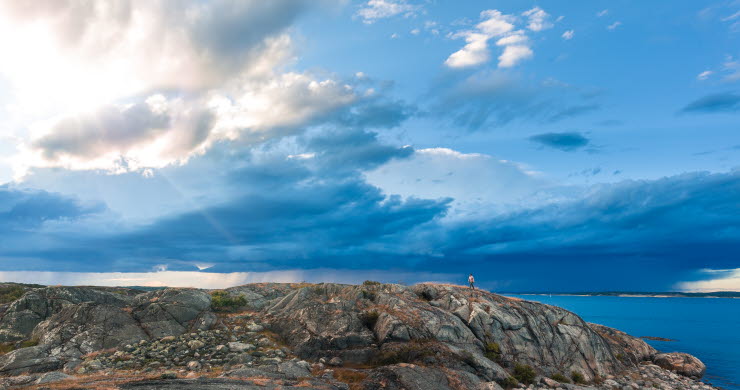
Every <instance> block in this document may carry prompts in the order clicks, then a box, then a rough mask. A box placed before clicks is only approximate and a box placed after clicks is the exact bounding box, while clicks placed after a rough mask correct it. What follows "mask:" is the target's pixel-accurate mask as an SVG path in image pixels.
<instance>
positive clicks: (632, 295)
mask: <svg viewBox="0 0 740 390" xmlns="http://www.w3.org/2000/svg"><path fill="white" fill-rule="evenodd" d="M499 294H503V295H538V296H550V295H556V296H572V297H622V298H735V299H737V298H740V292H738V291H718V292H708V293H685V292H655V293H650V292H647V293H646V292H577V293H567V292H566V293H563V292H558V293H541V292H537V293H535V292H506V293H499Z"/></svg>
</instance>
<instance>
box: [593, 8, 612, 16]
mask: <svg viewBox="0 0 740 390" xmlns="http://www.w3.org/2000/svg"><path fill="white" fill-rule="evenodd" d="M608 14H609V10H608V9H604V10H601V11H599V12H597V13H596V16H597V17H599V18H600V17H602V16H606V15H608Z"/></svg>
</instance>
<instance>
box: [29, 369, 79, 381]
mask: <svg viewBox="0 0 740 390" xmlns="http://www.w3.org/2000/svg"><path fill="white" fill-rule="evenodd" d="M74 378H75V377H73V376H72V375H67V374H65V373H63V372H59V371H52V372H47V373H46V374H44V375H41V377H40V378H39V379H37V380H36V384H41V383H51V382H58V381H63V380H67V379H74Z"/></svg>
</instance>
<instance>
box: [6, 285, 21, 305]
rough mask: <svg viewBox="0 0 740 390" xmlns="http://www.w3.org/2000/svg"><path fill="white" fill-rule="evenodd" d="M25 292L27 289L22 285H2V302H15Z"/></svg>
mask: <svg viewBox="0 0 740 390" xmlns="http://www.w3.org/2000/svg"><path fill="white" fill-rule="evenodd" d="M25 293H26V289H24V288H23V287H21V286H16V285H11V286H2V287H0V304H3V303H10V302H13V301H15V300H16V299H18V298H20V297H22V296H23V294H25Z"/></svg>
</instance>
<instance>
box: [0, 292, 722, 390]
mask: <svg viewBox="0 0 740 390" xmlns="http://www.w3.org/2000/svg"><path fill="white" fill-rule="evenodd" d="M0 343H2V344H1V345H2V346H3V351H5V352H7V353H5V354H3V355H2V356H0V375H1V376H2V377H0V388H45V387H46V386H49V384H53V385H54V386H55V387H54V388H70V389H71V388H101V387H105V388H121V389H126V388H140V389H149V388H151V389H155V388H172V389H175V388H177V389H179V388H193V389H196V388H199V389H200V388H202V389H252V388H254V389H257V388H260V389H265V388H267V389H270V388H291V387H300V388H315V389H367V390H370V389H500V388H531V389H640V388H662V389H711V388H712V387H711V386H709V385H707V384H704V383H702V382H701V381H700V377H701V376H702V375H703V374H704V371H705V367H704V365H703V364H702V363H701V362H700V361H699V360H698V359H696V358H695V357H693V356H690V355H686V354H678V353H669V354H659V353H658V352H657V351H656V350H654V349H653V348H652V347H650V346H649V345H648V344H647V343H645V342H644V341H643V340H641V339H639V338H635V337H632V336H629V335H627V334H625V333H623V332H620V331H618V330H615V329H611V328H608V327H605V326H601V325H597V324H589V323H586V322H584V321H583V320H582V319H581V318H580V317H578V316H577V315H575V314H574V313H571V312H569V311H567V310H564V309H561V308H558V307H554V306H549V305H544V304H540V303H535V302H529V301H524V300H520V299H515V298H507V297H503V296H499V295H495V294H491V293H488V292H484V291H479V290H477V291H470V290H468V289H466V288H462V287H458V286H449V285H439V284H420V285H415V286H402V285H394V284H380V283H374V282H366V283H365V284H364V285H360V286H354V285H340V284H250V285H244V286H239V287H233V288H229V289H226V290H224V291H220V292H218V293H217V294H214V292H212V291H207V290H198V289H176V288H168V289H162V290H156V291H149V292H142V291H139V290H134V289H125V288H103V287H45V288H33V289H29V290H28V291H26V292H25V294H24V295H23V296H21V297H20V298H18V299H16V300H14V301H13V302H11V303H9V304H5V305H2V306H0Z"/></svg>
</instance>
